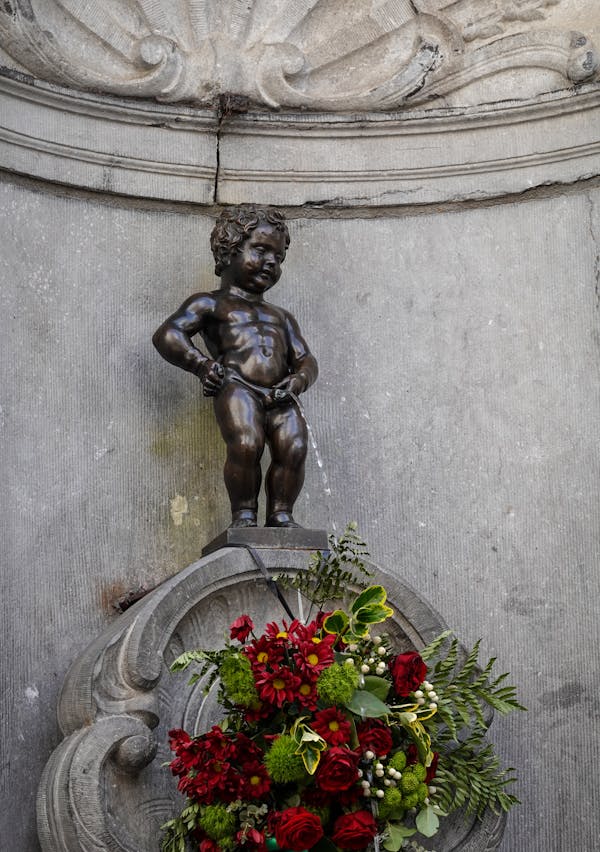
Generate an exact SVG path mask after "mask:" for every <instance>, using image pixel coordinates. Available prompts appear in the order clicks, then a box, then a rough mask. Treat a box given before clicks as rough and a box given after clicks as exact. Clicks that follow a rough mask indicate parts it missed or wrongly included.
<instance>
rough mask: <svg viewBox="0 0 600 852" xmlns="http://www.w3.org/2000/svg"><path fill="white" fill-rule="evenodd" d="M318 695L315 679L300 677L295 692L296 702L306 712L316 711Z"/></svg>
mask: <svg viewBox="0 0 600 852" xmlns="http://www.w3.org/2000/svg"><path fill="white" fill-rule="evenodd" d="M318 698H319V695H318V693H317V678H316V677H313V678H311V677H307V676H306V675H300V684H299V686H298V689H297V691H296V701H297V703H298V704H299V705H300V707H303V708H305V709H306V710H316V709H317V701H318Z"/></svg>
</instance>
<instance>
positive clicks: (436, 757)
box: [425, 751, 440, 784]
mask: <svg viewBox="0 0 600 852" xmlns="http://www.w3.org/2000/svg"><path fill="white" fill-rule="evenodd" d="M439 761H440V756H439V753H438V752H437V751H434V753H433V760H432V761H431V765H430V766H428V767H427V775H426V776H425V783H426V784H431V782H432V781H433V779H434V778H435V773H436V772H437V768H438V763H439Z"/></svg>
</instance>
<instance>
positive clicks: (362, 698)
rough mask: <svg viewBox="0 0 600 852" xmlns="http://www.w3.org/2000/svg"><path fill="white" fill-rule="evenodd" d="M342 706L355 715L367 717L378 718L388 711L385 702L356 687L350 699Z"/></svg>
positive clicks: (385, 714)
mask: <svg viewBox="0 0 600 852" xmlns="http://www.w3.org/2000/svg"><path fill="white" fill-rule="evenodd" d="M344 706H345V707H346V708H347V709H348V710H350V711H351V712H352V713H355V714H356V715H357V716H366V717H367V718H369V719H380V718H381V717H382V716H387V715H388V714H389V712H390V708H389V707H388V706H387V704H384V703H383V701H381V700H380V699H379V698H377V696H375V695H373V694H372V693H371V692H367V691H366V690H364V689H357V690H356V691H355V693H354V695H353V696H352V698H351V699H350V701H349V702H348V703H347V704H346V705H344Z"/></svg>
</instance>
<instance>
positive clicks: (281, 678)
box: [256, 666, 300, 707]
mask: <svg viewBox="0 0 600 852" xmlns="http://www.w3.org/2000/svg"><path fill="white" fill-rule="evenodd" d="M299 686H300V678H299V677H298V676H297V675H295V674H294V673H293V672H292V671H290V669H288V668H286V667H285V666H280V667H279V668H278V669H275V671H273V672H267V671H265V672H263V673H262V674H260V675H259V676H258V677H257V679H256V688H257V689H258V695H259V698H260V699H261V701H267V702H268V703H269V704H273V705H275V706H276V707H283V705H284V704H285V703H286V701H287V702H289V703H291V702H292V701H293V700H294V699H295V697H296V691H297V689H298V687H299Z"/></svg>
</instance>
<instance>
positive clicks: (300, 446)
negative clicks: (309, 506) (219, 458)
mask: <svg viewBox="0 0 600 852" xmlns="http://www.w3.org/2000/svg"><path fill="white" fill-rule="evenodd" d="M266 432H267V441H268V442H269V447H270V449H271V466H270V467H269V470H268V473H267V481H266V492H267V520H266V526H268V527H297V526H298V524H297V523H296V522H295V521H294V519H293V517H292V510H293V508H294V503H295V502H296V498H297V497H298V494H300V489H301V488H302V485H303V484H304V463H305V461H306V449H307V445H308V432H307V428H306V423H305V422H304V419H303V417H302V416H301V414H300V412H299V411H298V408H297V406H296V404H295V403H292V404H290V405H286V406H285V407H282V408H272V409H270V410H269V411H268V412H267V427H266Z"/></svg>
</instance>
